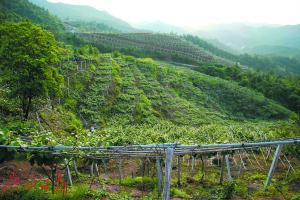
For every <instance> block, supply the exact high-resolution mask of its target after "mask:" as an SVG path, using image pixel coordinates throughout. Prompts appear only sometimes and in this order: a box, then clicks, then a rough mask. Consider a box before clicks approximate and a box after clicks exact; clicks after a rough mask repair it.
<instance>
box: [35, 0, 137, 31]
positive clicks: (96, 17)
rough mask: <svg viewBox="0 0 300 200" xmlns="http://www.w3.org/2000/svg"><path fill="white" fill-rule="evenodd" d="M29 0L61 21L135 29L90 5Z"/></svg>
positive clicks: (123, 29) (119, 28)
mask: <svg viewBox="0 0 300 200" xmlns="http://www.w3.org/2000/svg"><path fill="white" fill-rule="evenodd" d="M30 1H31V2H33V3H35V4H36V5H38V6H40V7H43V8H45V9H47V10H49V12H50V13H52V14H54V15H56V16H58V17H59V18H60V19H61V20H63V21H83V22H95V23H100V24H101V23H102V24H105V25H106V26H110V27H112V28H114V29H118V30H120V31H123V32H132V31H135V29H134V28H132V27H131V26H130V25H129V24H128V23H127V22H125V21H123V20H121V19H118V18H116V17H114V16H112V15H110V14H109V13H107V12H105V11H100V10H97V9H95V8H93V7H90V6H84V5H71V4H64V3H51V2H48V1H46V0H30Z"/></svg>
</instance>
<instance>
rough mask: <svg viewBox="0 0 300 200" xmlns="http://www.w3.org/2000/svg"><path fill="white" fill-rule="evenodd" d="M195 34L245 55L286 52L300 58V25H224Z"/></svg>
mask: <svg viewBox="0 0 300 200" xmlns="http://www.w3.org/2000/svg"><path fill="white" fill-rule="evenodd" d="M195 33H196V34H197V35H199V36H201V37H205V38H210V39H217V40H219V41H220V42H222V43H224V44H225V45H227V46H229V47H231V48H233V49H237V50H240V51H242V52H245V53H247V52H250V53H258V54H275V55H282V54H281V53H282V52H284V56H298V55H299V52H300V25H289V26H261V27H254V26H249V25H245V24H223V25H216V26H209V27H203V28H201V29H200V30H198V31H196V32H195Z"/></svg>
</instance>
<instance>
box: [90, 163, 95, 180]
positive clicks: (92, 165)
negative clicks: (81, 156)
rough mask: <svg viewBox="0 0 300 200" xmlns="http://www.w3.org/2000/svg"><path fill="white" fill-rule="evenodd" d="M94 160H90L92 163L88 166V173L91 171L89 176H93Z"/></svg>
mask: <svg viewBox="0 0 300 200" xmlns="http://www.w3.org/2000/svg"><path fill="white" fill-rule="evenodd" d="M94 162H95V161H94V160H93V161H92V164H91V166H90V173H91V176H94Z"/></svg>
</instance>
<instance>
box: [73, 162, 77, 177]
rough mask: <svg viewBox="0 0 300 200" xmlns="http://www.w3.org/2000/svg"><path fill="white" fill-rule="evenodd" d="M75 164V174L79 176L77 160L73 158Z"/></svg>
mask: <svg viewBox="0 0 300 200" xmlns="http://www.w3.org/2000/svg"><path fill="white" fill-rule="evenodd" d="M73 165H74V171H75V174H76V176H78V169H77V164H76V160H73Z"/></svg>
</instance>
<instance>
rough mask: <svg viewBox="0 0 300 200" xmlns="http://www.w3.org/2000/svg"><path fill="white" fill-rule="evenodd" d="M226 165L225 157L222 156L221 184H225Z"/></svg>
mask: <svg viewBox="0 0 300 200" xmlns="http://www.w3.org/2000/svg"><path fill="white" fill-rule="evenodd" d="M224 165H225V155H223V156H222V161H221V176H220V184H222V183H223V179H224Z"/></svg>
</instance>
